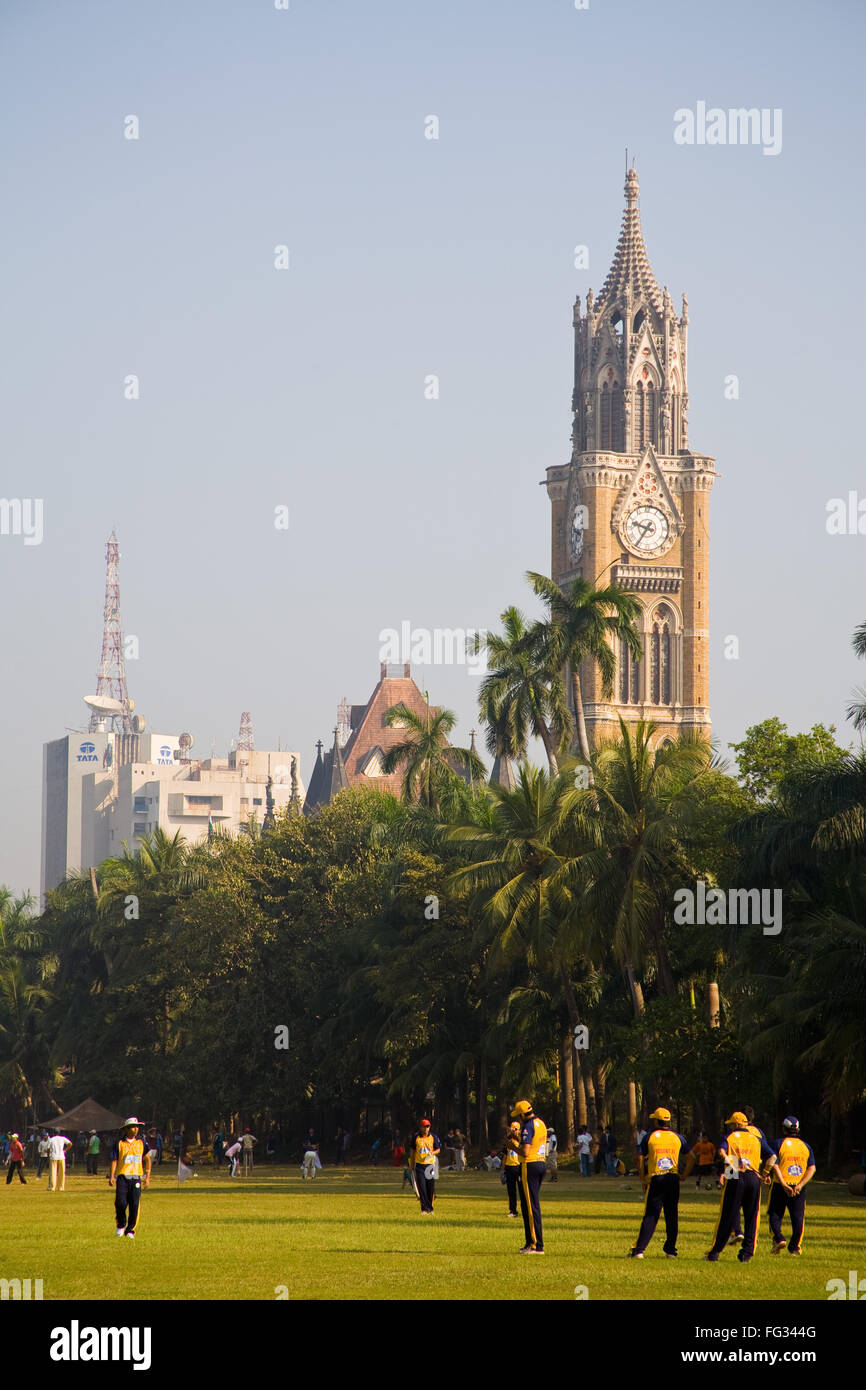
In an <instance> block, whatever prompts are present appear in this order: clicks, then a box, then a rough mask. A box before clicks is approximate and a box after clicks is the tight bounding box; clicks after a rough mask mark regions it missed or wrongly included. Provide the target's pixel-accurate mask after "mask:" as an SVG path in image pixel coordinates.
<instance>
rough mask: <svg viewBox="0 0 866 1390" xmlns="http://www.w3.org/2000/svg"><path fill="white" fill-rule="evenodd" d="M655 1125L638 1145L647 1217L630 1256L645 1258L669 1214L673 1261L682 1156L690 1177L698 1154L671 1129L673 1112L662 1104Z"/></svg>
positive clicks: (667, 1251)
mask: <svg viewBox="0 0 866 1390" xmlns="http://www.w3.org/2000/svg"><path fill="white" fill-rule="evenodd" d="M650 1124H651V1125H652V1126H653V1128H652V1129H650V1130H649V1132H648V1133H647V1134H645V1135H644V1137H643V1139H642V1140H641V1142H640V1145H639V1147H638V1167H639V1169H640V1177H641V1182H642V1183H643V1186H644V1204H643V1220H642V1221H641V1223H640V1230H639V1231H638V1235H637V1240H636V1242H635V1244H634V1245H633V1246H632V1249H631V1250H630V1251H629V1258H630V1259H632V1260H642V1259H643V1252H644V1251H645V1250H646V1248H647V1246H648V1245H649V1243H650V1241H651V1240H652V1238H653V1232H654V1231H655V1228H656V1226H657V1225H658V1219H659V1215H660V1213H661V1212H662V1211H663V1212H664V1214H665V1243H664V1252H665V1254H666V1255H667V1257H668V1259H669V1260H675V1259H676V1257H677V1233H678V1231H679V1205H680V1176H679V1165H680V1159H681V1158H683V1157H685V1159H686V1167H685V1171H684V1173H683V1177H684V1178H687V1177H688V1176H689V1173H690V1172H691V1171H692V1168H693V1167H694V1163H695V1155H694V1153H693V1152H692V1150H691V1149H690V1148H689V1146H688V1144H687V1143H686V1141H685V1139H684V1138H683V1136H682V1135H681V1134H677V1132H676V1130H673V1129H671V1112H670V1110H666V1109H665V1107H664V1106H663V1105H660V1106H659V1107H658V1109H657V1110H654V1111H653V1113H652V1114H651V1115H650Z"/></svg>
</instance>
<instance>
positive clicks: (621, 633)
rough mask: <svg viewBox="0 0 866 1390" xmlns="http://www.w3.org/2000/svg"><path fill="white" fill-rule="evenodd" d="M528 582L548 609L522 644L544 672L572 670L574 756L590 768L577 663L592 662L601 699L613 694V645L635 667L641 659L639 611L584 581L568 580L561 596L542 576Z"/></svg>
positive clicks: (619, 595) (623, 597)
mask: <svg viewBox="0 0 866 1390" xmlns="http://www.w3.org/2000/svg"><path fill="white" fill-rule="evenodd" d="M526 577H527V579H528V580H529V582H530V584H531V585H532V587H533V589H534V590H535V592H536V594H537V595H538V597H539V598H540V599H542V601H543V602H544V604H545V606H546V608H547V618H546V620H545V621H543V622H538V623H536V624H534V626H533V628H532V629H531V631H530V633H529V634H528V638H527V644H528V646H529V649H530V652H531V654H532V655H533V656H534V657H535V659H536V661H537V662H538V664H539V665H540V666H541V667H542V669H543V670H545V671H549V672H551V671H560V672H562V673H563V680H564V674H565V670H566V667H568V668H570V670H571V704H572V710H573V713H574V723H575V737H574V745H575V746H574V751H575V752H576V753H579V754H580V756H581V757H582V758H583V759H584V761H585V762H586V763H587V764H588V763H589V762H590V748H589V739H588V737H587V732H586V721H585V718H584V712H583V696H582V693H581V684H580V663H581V662H582V661H591V662H594V663H595V664H596V665H597V666H598V669H599V671H600V673H601V689H602V696H603V698H604V699H606V700H609V699H610V697H611V695H612V693H613V681H614V676H615V675H616V655H615V648H614V646H613V645H612V643H613V642H615V641H616V639H617V638H620V639H622V640H623V641H625V642H626V643H627V645H628V648H629V650H630V652H631V654H632V656H633V657H634V659H635V661H639V660H640V659H641V656H642V655H643V647H642V643H641V638H640V634H639V632H638V630H637V628H636V627H635V620H636V619H637V617H638V614H639V613H640V611H641V608H640V604H639V603H638V601H637V599H636V598H634V596H633V595H632V594H627V593H625V591H624V590H623V589H619V588H617V587H616V586H615V585H610V586H608V587H607V588H604V589H597V588H596V587H595V585H594V584H591V583H590V582H589V580H588V579H573V580H572V582H571V584H570V585H569V586H568V588H567V589H566V590H562V589H560V587H559V585H558V584H556V583H554V581H553V580H552V579H548V578H547V576H546V575H544V574H536V573H535V572H534V571H532V570H530V571H529V573H528V574H527V576H526Z"/></svg>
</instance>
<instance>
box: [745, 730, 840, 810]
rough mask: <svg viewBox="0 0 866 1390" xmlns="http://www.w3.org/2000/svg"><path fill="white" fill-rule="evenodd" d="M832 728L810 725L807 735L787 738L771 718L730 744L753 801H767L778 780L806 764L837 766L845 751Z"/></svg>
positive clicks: (794, 735) (784, 732) (787, 734)
mask: <svg viewBox="0 0 866 1390" xmlns="http://www.w3.org/2000/svg"><path fill="white" fill-rule="evenodd" d="M835 735H836V727H835V725H833V724H831V725H830V727H829V728H826V727H825V725H823V724H813V726H812V728H811V729H810V730H809V732H808V733H807V734H789V733H788V726H787V724H783V723H782V721H781V719H778V718H777V717H775V716H774V717H773V718H772V719H765V720H764V721H763V722H762V723H761V724H753V725H752V726H751V728H749V729H747V730H746V733H745V736H744V737H743V739H742V741H741V742H740V743H732V744H731V745H730V746H731V748H733V750H734V752H735V753H736V755H737V767H738V769H739V774H740V780H741V781H742V783H743V785H744V786H745V787H746V789H747V791H749V792H750V794H751V795H752V796H753V797H754V798H755V800H757V801H767V800H769V799H770V797H771V796H772V793H773V791H774V789H775V788H776V787H777V786H778V785H779V783H780V782H781V780H782V778H783V777H785V776H787V775H788V774H789V773H790V772H793V771H794V770H795V769H796V768H797V767H800V766H802V765H803V764H804V763H807V762H815V763H820V764H824V765H833V764H834V763H838V762H839V761H840V760H841V759H842V757H844V754H845V750H844V749H843V748H840V746H839V745H838V743H837V742H836V738H835Z"/></svg>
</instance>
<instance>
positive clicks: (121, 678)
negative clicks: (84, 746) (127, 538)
mask: <svg viewBox="0 0 866 1390" xmlns="http://www.w3.org/2000/svg"><path fill="white" fill-rule="evenodd" d="M119 566H120V547H119V545H118V544H117V536H116V535H115V533H114V531H112V533H111V535H110V537H109V540H108V545H107V546H106V549H105V609H104V612H103V625H102V655H101V656H100V658H99V670H98V671H97V673H96V695H95V696H88V697H87V703H88V705H90V729H91V731H94V730H97V729H100V728H102V729H104V728H105V727H106V725H108V727H109V728H111V729H113V730H114V732H115V733H118V734H131V733H133V732H135V729H134V725H133V716H132V710H133V704H132V701H131V700H130V698H129V692H128V690H127V688H126V662H125V660H124V652H123V629H122V628H121V625H120V578H119Z"/></svg>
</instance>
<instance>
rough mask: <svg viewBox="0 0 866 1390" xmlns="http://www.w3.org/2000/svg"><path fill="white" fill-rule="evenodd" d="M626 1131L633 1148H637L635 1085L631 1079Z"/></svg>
mask: <svg viewBox="0 0 866 1390" xmlns="http://www.w3.org/2000/svg"><path fill="white" fill-rule="evenodd" d="M628 1132H629V1138H630V1140H631V1146H632V1148H633V1149H636V1148H637V1087H636V1085H635V1083H634V1082H633V1081H630V1082H629V1083H628Z"/></svg>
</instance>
